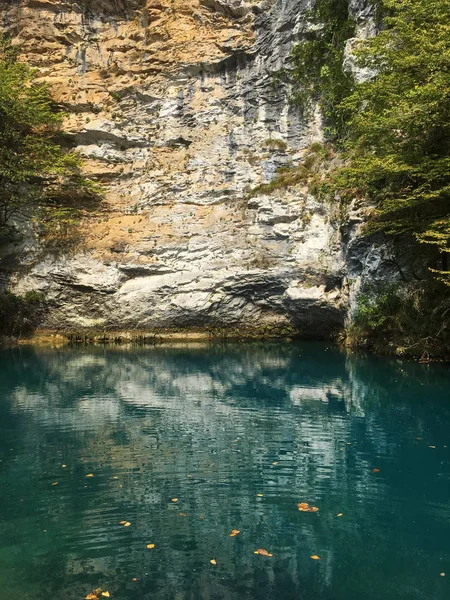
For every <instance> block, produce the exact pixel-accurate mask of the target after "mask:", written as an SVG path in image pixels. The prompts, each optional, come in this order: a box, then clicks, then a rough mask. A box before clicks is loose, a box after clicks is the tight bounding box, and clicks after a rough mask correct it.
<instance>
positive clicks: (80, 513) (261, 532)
mask: <svg viewBox="0 0 450 600" xmlns="http://www.w3.org/2000/svg"><path fill="white" fill-rule="evenodd" d="M8 357H9V358H8V361H9V362H8V364H9V368H8V369H5V370H4V371H2V372H1V374H0V393H1V394H2V395H4V398H5V400H4V401H3V403H2V404H0V415H1V418H2V419H6V420H7V422H11V432H10V435H11V439H14V440H20V443H18V444H11V450H7V452H5V455H4V456H3V462H2V463H0V476H1V475H2V474H3V475H4V476H7V477H14V478H16V479H20V478H21V477H22V478H23V489H24V494H25V490H32V489H34V488H36V489H39V488H42V485H43V484H42V481H41V480H40V479H38V478H37V476H38V474H40V476H42V470H44V469H45V470H46V471H48V475H47V478H48V480H49V481H50V482H51V480H52V479H55V478H56V477H60V475H58V473H60V465H61V463H65V464H67V465H68V470H67V471H65V472H64V479H63V480H61V481H60V482H59V485H60V486H61V487H62V488H63V489H62V490H61V489H60V488H59V490H58V491H59V492H61V493H60V495H59V496H58V499H59V500H58V505H57V506H55V504H54V501H53V500H51V501H49V502H44V501H43V500H42V499H40V500H39V501H37V502H38V504H37V509H36V512H35V514H34V515H33V516H32V517H27V515H26V514H25V515H23V517H22V518H24V519H25V518H31V523H28V524H27V530H28V531H29V530H30V528H31V529H32V530H33V527H34V528H35V529H36V531H38V530H39V531H42V529H44V528H45V529H47V530H48V538H47V539H48V540H49V541H47V539H45V540H41V541H39V542H36V543H39V544H41V545H42V547H41V548H40V551H39V552H40V554H41V556H42V561H43V563H45V564H46V565H47V567H48V568H49V569H51V570H55V571H56V572H58V573H59V575H58V576H56V577H55V578H53V579H52V580H51V582H49V584H48V585H49V586H50V587H48V588H46V591H47V596H44V592H43V590H35V591H34V593H35V596H34V597H36V598H38V597H40V596H39V595H38V594H42V597H47V598H48V592H49V591H53V592H55V593H56V592H58V593H59V592H61V590H64V593H65V594H68V596H67V597H68V598H71V597H72V596H71V593H72V591H71V589H69V587H70V586H71V585H72V584H71V583H70V584H69V582H70V581H72V580H73V578H74V577H75V578H78V580H79V581H80V582H84V581H85V580H86V574H87V573H91V575H92V577H91V579H92V581H95V582H97V579H95V577H96V576H97V577H98V575H99V574H101V576H104V577H105V585H108V586H110V587H111V586H112V585H115V586H116V587H117V588H118V589H122V588H121V586H125V583H124V582H125V580H127V581H129V580H130V574H131V573H132V576H136V577H139V578H140V579H141V580H142V581H143V582H145V586H146V587H145V590H151V597H152V598H175V597H176V598H192V599H194V598H227V599H228V598H230V599H231V598H233V599H238V598H242V597H245V595H246V594H250V596H249V597H256V596H252V594H253V593H254V592H253V590H254V589H257V588H258V589H261V590H262V591H261V595H260V596H258V597H261V598H273V597H274V596H273V594H272V595H271V592H270V590H273V588H274V586H281V587H282V588H283V590H285V592H284V597H285V598H291V597H292V598H294V597H297V596H296V594H297V593H298V591H299V590H300V589H301V588H302V581H303V580H304V579H305V578H309V577H310V572H311V569H312V566H311V564H310V561H309V554H310V553H312V552H320V553H321V554H322V555H323V559H322V562H321V573H322V575H321V577H320V578H317V579H316V580H314V584H313V585H314V589H315V591H316V592H317V593H320V594H321V596H320V597H321V598H328V597H330V598H331V597H332V598H340V597H339V596H336V594H335V590H336V587H335V578H336V576H337V575H338V573H339V569H340V568H342V566H339V565H340V564H341V560H340V556H341V553H342V551H343V548H344V547H345V551H346V552H347V554H348V560H351V557H352V555H353V554H354V555H355V559H356V555H357V553H358V552H359V551H360V549H359V546H360V542H362V540H363V537H364V536H365V535H367V529H366V527H365V525H366V523H367V518H368V516H367V515H368V512H370V511H371V510H373V512H374V513H377V511H380V510H385V509H386V510H387V509H388V508H389V511H390V512H389V515H391V513H392V511H395V510H397V509H399V508H400V506H397V504H396V503H399V502H400V498H401V496H400V493H399V492H398V490H397V483H396V478H395V477H393V478H392V479H387V478H385V479H381V478H379V479H375V478H374V477H373V473H372V469H373V467H374V466H378V463H375V465H374V461H376V460H378V461H382V462H383V464H384V465H389V464H390V463H391V462H392V463H394V462H398V461H399V460H400V461H402V464H404V465H405V469H406V470H407V469H408V465H409V464H410V463H411V461H412V457H411V453H410V452H408V449H407V448H406V447H405V443H407V441H408V440H415V439H416V437H418V436H423V437H429V438H430V439H431V438H433V437H439V435H441V432H440V431H439V427H440V425H439V423H440V421H439V419H437V420H436V419H435V418H433V415H432V414H431V413H430V412H429V409H428V406H427V403H428V402H430V401H435V400H436V399H437V398H438V397H439V395H440V396H441V397H445V394H444V393H443V390H444V384H445V378H444V369H443V368H441V367H440V366H432V367H424V366H420V365H416V364H407V363H402V362H396V361H390V362H388V361H384V360H383V361H382V360H377V359H370V360H368V359H358V358H354V357H348V356H346V355H345V354H343V353H341V352H340V351H338V350H336V349H333V348H327V347H325V346H323V345H319V344H318V345H316V344H311V343H308V344H292V345H289V344H274V345H264V346H258V345H248V346H247V345H237V346H234V345H233V346H231V345H230V346H204V347H194V348H191V347H189V348H165V347H157V348H144V349H136V350H124V349H110V348H107V349H102V348H75V349H71V350H67V349H63V350H48V351H40V352H39V353H35V352H34V351H33V350H29V349H22V350H21V351H17V352H15V353H14V354H13V353H11V352H10V353H8ZM18 373H20V378H19V377H17V374H18ZM428 374H429V375H428ZM441 374H442V376H443V377H442V387H441V385H440V376H441ZM17 381H20V383H16V382H17ZM393 390H394V392H393ZM435 410H437V411H441V412H442V417H446V419H447V422H448V411H449V409H448V407H446V406H445V405H444V403H442V404H439V403H436V406H435ZM13 417H14V418H13ZM442 422H443V423H445V419H443V421H442ZM399 423H400V424H401V427H400V431H401V436H402V437H401V438H399ZM418 432H420V433H418ZM405 440H406V442H405ZM24 455H25V456H27V461H26V464H27V469H28V471H27V472H26V473H22V472H21V471H20V469H22V470H23V462H22V461H21V456H24ZM49 457H51V459H50V460H49ZM274 463H276V464H274ZM414 468H417V466H415V467H414ZM55 473H56V474H55ZM87 473H93V474H94V478H92V480H89V481H88V482H86V479H85V475H86V474H87ZM33 477H36V480H33ZM114 477H117V479H114ZM421 477H422V481H421V487H422V486H424V485H425V486H426V485H427V468H426V465H425V466H424V468H423V473H421ZM431 477H432V475H431V474H429V475H428V478H429V479H430V481H429V484H430V485H433V482H432V481H431ZM86 485H87V487H85V486H86ZM27 493H28V494H29V493H30V492H27ZM257 493H263V494H264V495H263V498H264V499H262V498H261V497H258V496H257ZM419 494H420V492H419ZM173 497H177V498H178V499H179V500H178V502H177V503H172V502H171V499H172V498H173ZM388 497H389V507H388V506H385V505H386V502H387V498H388ZM18 501H19V500H18V498H16V497H9V498H5V502H6V504H7V505H10V506H13V505H14V503H16V502H18ZM300 501H310V502H314V503H315V504H317V505H318V506H319V507H320V509H321V510H320V516H317V518H316V516H311V518H310V519H300V520H299V513H298V511H296V503H297V502H300ZM403 509H404V507H403ZM434 509H435V511H436V515H437V517H436V518H438V519H439V518H440V517H439V514H440V513H439V511H440V510H442V509H441V507H440V504H439V498H437V499H436V506H435V507H434ZM336 512H344V513H348V519H347V520H346V532H345V535H344V533H343V531H342V530H341V529H339V528H338V529H337V530H336V529H335V528H336V527H337V525H336V524H335V523H336V519H335V515H336ZM183 515H187V516H183ZM444 516H448V515H446V513H445V515H444V513H442V518H444ZM200 517H204V518H200ZM122 519H127V520H129V521H131V522H132V527H130V530H126V531H125V530H124V528H123V527H122V528H121V527H119V526H118V525H117V523H119V521H120V520H122ZM390 519H391V517H390V518H388V519H387V523H386V525H389V526H391V525H390ZM62 521H67V522H69V523H70V524H71V527H70V528H69V533H67V534H66V535H65V537H64V538H60V537H59V534H58V532H59V529H60V527H61V526H62V525H61V523H62ZM44 523H45V527H44V526H43V524H44ZM236 527H237V528H238V529H241V530H242V532H243V535H245V536H246V538H247V540H251V544H252V545H254V547H255V548H258V547H264V548H265V547H269V548H270V550H271V551H273V553H274V556H275V557H276V560H274V561H272V562H269V561H266V562H265V563H261V562H259V563H255V561H254V556H253V554H252V553H251V552H249V551H248V548H247V546H244V545H241V540H237V543H236V544H234V545H231V544H230V539H229V537H228V534H229V532H230V531H231V529H233V528H236ZM5 533H6V537H7V538H8V536H11V540H12V539H13V538H14V540H15V542H14V543H15V544H18V545H19V546H18V547H20V535H21V534H20V531H19V532H17V530H14V531H13V530H12V529H11V530H10V531H8V530H7V531H6V532H5ZM348 536H350V537H351V538H352V543H351V545H348V544H349V542H348V540H347V537H348ZM17 538H19V539H17ZM39 539H40V538H39ZM149 542H154V543H156V544H157V550H158V554H157V555H156V554H155V555H154V556H153V557H152V556H151V555H149V554H148V552H147V553H145V552H143V549H145V544H146V543H149ZM12 543H13V542H12V541H11V544H12ZM382 543H383V539H382V536H381V535H379V536H377V535H374V538H373V544H372V546H373V548H374V549H375V548H376V547H377V545H379V544H382ZM347 545H348V546H347ZM19 552H20V550H19ZM213 556H220V563H221V568H222V569H223V571H221V573H222V576H221V577H219V576H218V575H213V574H208V575H206V574H205V573H204V571H203V569H204V566H203V563H204V560H205V557H206V558H208V560H209V558H212V557H213ZM156 557H157V558H156ZM0 558H2V557H0ZM3 558H5V560H7V561H10V562H11V561H12V562H14V558H12V557H3ZM356 560H357V559H356ZM262 565H264V566H262ZM16 566H17V565H16ZM39 568H42V564H41V565H40V566H39ZM19 572H20V571H19ZM145 573H147V575H145ZM224 573H225V575H224ZM187 582H189V584H187ZM142 585H144V583H143V584H142ZM187 585H188V587H186V586H187ZM355 585H356V584H355ZM332 588H333V590H334V595H333V596H331V595H330V596H328V595H327V594H328V592H327V590H330V594H331V589H332ZM124 589H125V588H124ZM124 593H125V592H124ZM148 593H149V595H148V596H147V595H142V596H139V597H140V598H141V597H142V598H147V597H148V598H150V591H149V592H148ZM374 593H375V592H374ZM73 597H74V598H75V597H76V598H79V597H80V595H79V594H78V595H77V594H75V593H74V595H73ZM124 597H126V598H128V596H124ZM365 597H367V598H372V596H370V595H369V596H368V595H366V596H365ZM373 597H374V598H375V597H376V596H373Z"/></svg>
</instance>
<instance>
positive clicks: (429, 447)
mask: <svg viewBox="0 0 450 600" xmlns="http://www.w3.org/2000/svg"><path fill="white" fill-rule="evenodd" d="M428 448H436V446H428Z"/></svg>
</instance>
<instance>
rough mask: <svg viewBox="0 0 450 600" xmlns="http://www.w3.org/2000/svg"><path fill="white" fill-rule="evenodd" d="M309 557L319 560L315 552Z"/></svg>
mask: <svg viewBox="0 0 450 600" xmlns="http://www.w3.org/2000/svg"><path fill="white" fill-rule="evenodd" d="M310 558H312V559H313V560H320V556H317V554H313V555H312V556H311V557H310Z"/></svg>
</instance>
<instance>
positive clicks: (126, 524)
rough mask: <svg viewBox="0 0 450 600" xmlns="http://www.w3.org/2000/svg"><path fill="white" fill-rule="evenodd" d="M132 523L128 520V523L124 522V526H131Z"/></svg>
mask: <svg viewBox="0 0 450 600" xmlns="http://www.w3.org/2000/svg"><path fill="white" fill-rule="evenodd" d="M130 525H131V523H130V522H129V521H127V522H126V523H124V524H123V526H124V527H129V526H130Z"/></svg>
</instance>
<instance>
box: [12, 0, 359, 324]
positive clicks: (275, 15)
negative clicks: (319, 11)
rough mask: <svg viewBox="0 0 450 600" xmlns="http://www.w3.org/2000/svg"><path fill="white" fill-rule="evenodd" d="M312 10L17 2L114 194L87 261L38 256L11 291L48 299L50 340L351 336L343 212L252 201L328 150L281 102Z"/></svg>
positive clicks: (41, 63)
mask: <svg viewBox="0 0 450 600" xmlns="http://www.w3.org/2000/svg"><path fill="white" fill-rule="evenodd" d="M308 4H309V3H308V1H307V0H273V1H272V0H263V1H261V2H257V1H253V0H108V1H106V0H83V1H81V0H80V1H78V2H77V1H71V0H16V1H12V2H11V1H8V2H6V1H0V15H1V21H0V23H1V25H2V28H3V31H7V32H9V33H10V34H11V35H12V36H13V42H14V43H17V44H20V45H21V57H22V59H23V60H26V61H27V62H29V63H30V64H32V65H34V66H36V67H37V68H38V69H39V70H40V73H41V75H42V78H43V79H44V80H46V81H47V82H49V84H50V85H51V88H52V91H53V94H54V96H55V98H56V100H57V101H58V103H60V104H61V106H63V107H64V108H65V110H66V111H67V113H68V116H67V118H66V121H65V124H64V129H65V131H66V133H67V134H68V135H69V136H70V138H71V140H72V142H73V144H74V146H75V147H76V149H77V151H78V152H79V153H80V154H81V156H82V157H83V158H84V161H85V171H86V173H87V174H88V175H89V176H91V177H93V178H95V179H97V180H98V181H100V182H101V183H102V184H103V186H104V188H105V190H106V195H105V200H104V202H103V203H102V205H101V206H97V207H95V208H94V209H91V210H90V211H89V212H86V216H85V219H84V221H83V224H82V232H83V234H84V240H83V244H82V245H81V246H79V247H78V250H76V251H71V252H68V251H64V250H61V251H60V252H58V253H53V254H52V255H50V254H47V255H45V254H42V252H38V251H37V250H35V248H34V246H33V244H31V242H30V243H29V246H28V247H27V248H25V249H24V248H22V252H21V254H20V260H21V263H22V264H21V268H20V269H18V270H17V271H16V273H15V274H13V276H12V277H11V281H10V285H11V286H12V288H13V289H14V291H15V292H16V293H23V292H25V291H27V290H31V289H35V290H40V291H42V292H44V293H45V295H46V298H47V300H48V303H49V311H48V312H47V315H46V316H45V317H44V320H43V322H42V326H43V327H51V328H56V329H59V328H69V329H78V328H80V327H88V328H89V327H105V328H122V329H123V328H128V329H133V328H158V327H204V326H210V325H211V326H229V325H236V324H239V323H245V324H255V325H256V324H264V323H278V324H282V323H291V324H293V325H295V326H296V327H298V328H299V329H300V330H302V331H303V332H304V333H305V334H308V335H311V334H312V335H316V336H321V335H328V334H329V333H331V332H333V331H335V330H337V329H339V328H340V327H341V326H342V324H343V321H344V318H345V315H346V312H347V310H348V288H347V285H346V279H345V276H346V272H347V271H346V269H347V266H346V265H347V262H348V251H347V248H346V246H345V240H343V238H342V232H341V231H340V230H339V228H338V227H337V226H336V225H334V224H333V223H334V220H333V219H332V218H331V214H330V209H329V208H328V207H327V206H323V205H321V204H319V203H318V202H317V201H316V200H315V199H314V198H313V197H311V196H310V195H309V194H308V192H307V190H306V189H303V188H302V187H301V186H299V185H297V186H293V187H291V188H289V189H288V190H275V191H273V192H272V193H271V194H259V195H258V194H256V195H255V194H252V195H251V198H250V199H249V191H250V190H251V189H252V188H254V187H255V186H258V185H260V184H261V183H267V182H270V181H271V180H273V178H274V177H275V175H276V173H277V170H278V169H279V168H280V167H282V166H284V165H295V164H297V163H298V162H299V161H300V160H301V158H302V154H303V151H304V149H305V148H306V147H307V146H308V145H309V144H310V143H311V142H312V141H315V140H320V139H321V123H320V118H319V117H316V118H314V119H312V121H311V122H309V123H305V122H304V121H302V120H301V119H300V117H299V114H298V112H297V110H296V109H295V108H294V107H293V106H291V105H290V103H289V90H287V89H285V88H283V87H282V86H277V87H274V86H273V73H274V72H275V71H276V70H277V69H279V68H281V67H282V66H283V65H284V64H285V63H286V60H287V57H288V55H289V52H290V49H291V48H292V44H293V43H294V42H295V41H296V40H298V39H300V38H301V36H302V33H303V32H304V31H306V30H307V28H308V23H307V21H306V18H305V8H306V7H307V5H308ZM353 4H355V7H354V10H355V11H356V12H357V13H358V14H359V15H360V20H364V11H365V10H367V7H366V5H365V3H364V2H361V1H360V0H358V2H356V1H354V2H353ZM361 26H362V25H361ZM25 250H26V251H25ZM366 255H367V252H366V251H364V252H363V254H362V255H361V257H360V258H361V261H362V262H364V261H365V257H366ZM355 260H356V262H357V260H359V259H355ZM355 260H354V261H353V265H354V264H355ZM358 268H359V271H361V269H363V267H362V266H361V265H360V266H359V267H358ZM24 269H26V273H24Z"/></svg>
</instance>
